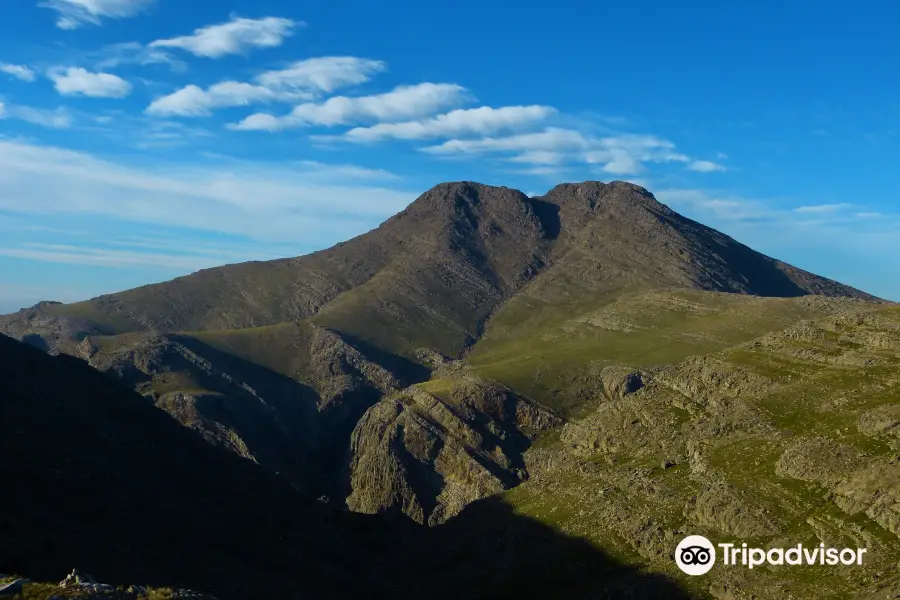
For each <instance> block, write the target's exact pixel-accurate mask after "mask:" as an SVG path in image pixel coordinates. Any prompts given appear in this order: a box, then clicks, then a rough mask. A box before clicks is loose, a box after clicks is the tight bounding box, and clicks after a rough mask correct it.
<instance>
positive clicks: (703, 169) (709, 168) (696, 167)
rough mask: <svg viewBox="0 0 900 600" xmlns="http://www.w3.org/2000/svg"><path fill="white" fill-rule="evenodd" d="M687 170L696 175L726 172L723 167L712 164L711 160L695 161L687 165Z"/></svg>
mask: <svg viewBox="0 0 900 600" xmlns="http://www.w3.org/2000/svg"><path fill="white" fill-rule="evenodd" d="M688 169H690V170H691V171H696V172H698V173H715V172H722V171H726V170H727V169H726V168H725V166H724V165H720V164H719V163H715V162H712V161H711V160H695V161H693V162H691V163H690V164H689V165H688Z"/></svg>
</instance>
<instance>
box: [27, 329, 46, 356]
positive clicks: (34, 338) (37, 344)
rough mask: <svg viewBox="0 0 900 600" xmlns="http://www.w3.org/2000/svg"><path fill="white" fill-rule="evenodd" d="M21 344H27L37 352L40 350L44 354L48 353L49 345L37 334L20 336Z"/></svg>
mask: <svg viewBox="0 0 900 600" xmlns="http://www.w3.org/2000/svg"><path fill="white" fill-rule="evenodd" d="M22 343H23V344H28V345H29V346H31V347H32V348H37V349H38V350H42V351H44V352H49V351H50V344H48V343H47V340H45V339H44V338H43V337H42V336H41V335H40V334H38V333H29V334H26V335H24V336H22Z"/></svg>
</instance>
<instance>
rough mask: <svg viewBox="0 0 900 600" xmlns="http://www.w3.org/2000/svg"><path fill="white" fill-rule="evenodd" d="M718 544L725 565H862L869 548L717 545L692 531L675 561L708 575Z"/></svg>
mask: <svg viewBox="0 0 900 600" xmlns="http://www.w3.org/2000/svg"><path fill="white" fill-rule="evenodd" d="M716 548H718V549H719V554H720V556H721V557H722V565H724V566H728V567H733V566H737V565H740V566H743V567H747V568H748V569H753V568H755V567H759V566H762V565H773V566H785V565H787V566H798V565H822V566H830V567H833V566H837V565H839V564H841V565H862V564H863V555H864V554H865V553H866V552H867V549H866V548H841V549H838V548H826V547H825V544H819V545H818V546H812V547H806V546H804V545H803V544H797V545H796V546H793V547H791V548H787V549H785V548H769V549H767V550H766V549H763V548H750V547H748V546H747V544H746V543H744V544H716V545H714V544H713V543H712V542H710V541H709V540H708V539H706V538H705V537H703V536H702V535H689V536H687V537H686V538H684V539H683V540H681V542H680V543H679V544H678V546H677V547H676V548H675V564H677V565H678V568H679V569H681V570H682V571H684V572H685V573H687V574H688V575H705V574H706V573H709V570H710V569H712V568H713V565H715V564H716Z"/></svg>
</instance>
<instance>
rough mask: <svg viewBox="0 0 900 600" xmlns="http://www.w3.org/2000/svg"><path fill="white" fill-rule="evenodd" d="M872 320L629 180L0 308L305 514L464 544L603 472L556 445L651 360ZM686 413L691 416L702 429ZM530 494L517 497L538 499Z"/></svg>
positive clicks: (453, 202)
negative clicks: (418, 529)
mask: <svg viewBox="0 0 900 600" xmlns="http://www.w3.org/2000/svg"><path fill="white" fill-rule="evenodd" d="M884 306H885V304H884V303H882V302H880V301H878V300H877V299H875V298H873V297H872V296H870V295H868V294H865V293H864V292H861V291H859V290H855V289H853V288H851V287H848V286H845V285H842V284H840V283H838V282H834V281H831V280H828V279H825V278H822V277H819V276H816V275H814V274H811V273H808V272H806V271H803V270H800V269H798V268H796V267H793V266H791V265H787V264H785V263H783V262H780V261H778V260H775V259H773V258H770V257H767V256H764V255H762V254H760V253H758V252H755V251H754V250H752V249H750V248H748V247H746V246H744V245H742V244H740V243H738V242H737V241H735V240H733V239H731V238H729V237H728V236H725V235H724V234H722V233H719V232H717V231H715V230H713V229H710V228H708V227H705V226H704V225H701V224H699V223H696V222H694V221H692V220H690V219H687V218H685V217H683V216H681V215H679V214H677V213H676V212H674V211H672V210H671V209H669V208H668V207H666V206H664V205H662V204H660V203H659V202H657V201H656V200H655V199H654V197H653V196H652V194H650V193H649V192H648V191H646V190H644V189H643V188H640V187H638V186H635V185H632V184H628V183H624V182H613V183H609V184H603V183H599V182H584V183H580V184H562V185H559V186H557V187H555V188H553V189H552V190H551V191H550V192H548V193H547V194H546V195H544V196H541V197H535V198H530V197H527V196H525V195H524V194H522V193H521V192H518V191H516V190H511V189H508V188H500V187H490V186H484V185H480V184H476V183H470V182H459V183H447V184H441V185H438V186H436V187H435V188H433V189H431V190H429V191H428V192H426V193H425V194H423V195H422V196H420V197H419V198H418V199H417V200H416V201H415V202H413V203H412V204H411V205H410V206H409V207H408V208H407V209H406V210H404V211H402V212H401V213H399V214H398V215H396V216H394V217H392V218H390V219H388V220H387V221H386V222H385V223H383V224H382V225H381V226H380V227H378V228H377V229H375V230H373V231H371V232H369V233H367V234H365V235H362V236H359V237H357V238H354V239H352V240H350V241H348V242H345V243H342V244H338V245H337V246H335V247H333V248H330V249H328V250H324V251H321V252H316V253H313V254H310V255H308V256H303V257H299V258H292V259H284V260H278V261H270V262H264V263H244V264H239V265H229V266H224V267H220V268H216V269H209V270H206V271H201V272H199V273H195V274H193V275H189V276H186V277H181V278H178V279H175V280H173V281H170V282H166V283H161V284H155V285H150V286H145V287H142V288H137V289H134V290H129V291H126V292H121V293H118V294H112V295H108V296H101V297H99V298H95V299H93V300H89V301H86V302H81V303H77V304H71V305H65V304H58V303H41V304H39V305H37V306H35V307H32V308H30V309H23V310H22V311H19V312H18V313H16V314H14V315H9V316H6V317H2V318H0V332H3V333H6V334H7V335H9V336H12V337H14V338H16V339H19V340H22V341H23V342H25V343H27V344H29V345H31V346H35V347H37V348H40V349H42V350H45V351H47V352H49V353H51V354H62V355H71V356H73V357H77V358H79V359H80V360H83V361H85V362H86V363H88V364H89V365H91V366H92V367H94V368H95V369H96V370H98V371H101V372H103V373H105V374H107V375H108V376H111V377H112V378H114V379H116V380H118V381H119V382H121V383H124V384H125V385H126V386H127V387H129V388H131V389H133V390H134V391H135V392H137V393H138V394H140V397H141V398H142V399H143V401H144V402H145V406H149V407H150V408H154V407H155V409H162V410H158V411H157V412H158V413H159V414H160V415H163V416H166V415H165V413H168V415H169V416H170V417H174V420H171V423H176V424H177V423H180V424H181V426H183V427H184V428H186V429H187V430H191V431H188V433H191V434H192V435H194V436H195V438H192V439H202V440H205V441H206V442H207V443H208V444H209V445H211V446H214V447H217V448H219V449H225V450H228V451H229V452H230V453H231V455H237V456H238V457H241V458H243V459H246V460H247V461H249V462H250V463H253V462H255V463H257V465H259V466H260V467H262V468H263V470H265V471H267V472H268V473H269V474H270V475H274V476H275V477H276V479H277V480H278V481H280V482H282V484H284V485H285V486H287V487H288V488H289V489H290V490H291V492H292V493H293V494H295V495H296V497H297V498H301V499H303V501H304V502H312V501H314V500H315V499H320V500H321V502H315V503H314V504H313V505H314V506H322V505H324V506H326V507H329V508H335V507H337V508H345V507H346V508H349V509H351V510H352V511H354V512H359V513H369V514H373V515H374V514H380V515H384V516H388V515H402V516H404V517H408V518H409V519H410V520H412V521H415V522H418V523H421V524H427V525H430V526H435V529H436V530H441V529H444V530H445V532H446V531H449V530H447V529H445V528H448V527H451V525H453V527H452V528H451V529H450V530H452V531H458V532H459V533H458V534H454V535H459V536H461V537H466V536H468V535H471V533H470V532H468V531H466V530H462V529H460V528H462V527H463V525H460V523H478V527H477V528H476V529H477V530H478V531H481V530H482V528H483V527H485V525H484V522H487V521H489V519H482V518H481V517H479V516H478V515H481V514H487V513H482V512H481V511H482V510H487V509H482V508H478V507H483V506H487V505H488V504H486V503H490V502H491V501H492V499H493V498H498V497H501V498H509V501H508V502H506V504H504V506H512V507H514V508H513V510H514V511H518V510H520V503H519V498H520V497H521V496H519V494H526V493H529V494H530V492H526V491H525V490H531V489H535V486H534V485H532V484H533V482H532V480H533V479H534V478H535V477H536V476H542V475H541V474H543V473H550V472H551V471H552V469H549V467H550V466H552V465H553V464H554V463H555V462H556V461H563V462H566V461H567V464H571V465H575V464H578V465H582V466H580V467H579V468H586V467H584V466H583V463H585V461H587V462H590V461H591V460H600V459H602V460H606V458H605V457H603V456H602V454H601V455H597V456H596V457H594V458H590V459H588V458H585V456H587V455H586V454H584V453H582V454H578V453H575V454H572V453H571V452H569V450H570V449H571V448H561V447H558V444H557V442H554V440H558V439H564V440H566V444H570V445H574V446H576V447H581V446H584V445H585V443H582V442H580V441H578V440H576V439H575V438H573V437H571V436H572V435H573V434H571V433H570V432H573V431H578V430H577V429H573V427H575V426H576V425H577V424H579V423H590V422H591V421H590V418H591V415H594V414H597V412H598V411H599V407H602V406H605V405H606V404H608V403H611V404H618V403H619V401H621V400H622V399H624V398H626V397H628V398H631V397H632V396H634V397H641V398H643V397H644V395H646V394H650V393H651V392H650V391H648V390H656V389H659V387H660V386H661V385H662V384H661V383H660V382H661V381H663V379H661V377H662V378H664V377H665V375H660V374H661V373H665V372H666V371H665V369H666V368H671V367H673V366H674V365H681V364H690V361H691V360H692V357H696V356H714V355H716V354H717V353H722V352H728V351H730V350H731V349H733V348H737V347H741V345H743V344H750V343H754V340H760V339H766V336H769V335H777V334H780V333H781V332H783V331H785V330H786V329H788V328H790V327H791V326H793V325H795V324H796V323H798V322H801V321H804V320H808V321H811V322H815V321H818V320H821V319H825V318H832V317H835V316H836V315H850V314H854V315H855V314H864V313H866V312H867V311H872V310H878V309H881V308H883V307H884ZM686 361H687V362H686ZM722 376H723V377H725V376H726V375H724V374H723V375H722ZM755 389H756V388H754V390H755ZM760 389H762V388H760ZM694 393H695V392H694V391H693V390H689V391H688V392H686V394H687V395H688V396H691V395H692V394H694ZM155 409H154V410H155ZM647 410H649V409H647ZM684 410H687V409H684ZM703 410H707V409H706V408H705V405H704V407H703V408H702V410H701V409H697V410H695V411H693V412H691V411H690V410H688V413H689V415H690V419H694V418H696V419H699V420H700V421H701V424H702V423H704V421H703V420H704V419H707V418H710V415H709V414H707V413H704V412H702V411H703ZM885 410H887V409H885ZM163 411H165V412H163ZM698 411H699V412H698ZM648 414H653V413H652V411H650V412H649V413H648ZM879 414H880V413H879ZM891 414H892V413H891ZM745 416H746V415H745ZM167 418H168V417H167ZM619 418H620V416H619V415H615V419H619ZM621 418H625V417H621ZM636 418H637V417H636ZM687 418H688V417H687V415H685V414H682V413H680V412H677V411H676V412H675V413H673V415H669V416H667V417H666V420H664V421H662V423H665V424H666V425H665V426H666V427H675V426H680V425H679V424H683V423H685V422H688V421H690V419H688V421H686V420H685V419H687ZM748 418H749V417H748ZM873 418H874V417H873ZM879 418H881V417H879ZM884 418H888V417H884ZM876 420H877V419H876ZM878 422H879V423H881V421H878ZM171 423H170V424H171ZM697 426H698V427H700V425H699V424H698V425H697ZM703 426H705V425H703ZM593 427H594V428H595V429H596V427H597V426H596V425H593ZM729 427H734V426H733V425H729V424H727V423H725V424H722V425H721V428H720V430H719V431H720V432H727V431H730V429H729ZM567 432H569V433H567ZM661 439H665V438H664V437H663V438H661ZM686 439H687V438H686ZM691 439H693V438H691ZM570 440H571V441H570ZM606 443H611V442H608V441H606V440H605V439H599V438H598V439H596V440H592V441H590V442H586V444H587V447H589V448H594V446H596V449H602V448H604V447H605V446H604V444H606ZM684 443H685V444H686V443H687V442H684ZM691 443H694V442H691ZM546 452H549V453H550V454H549V455H547V454H546ZM684 452H686V450H685V451H684ZM592 456H593V455H592ZM534 457H538V459H537V460H535V458H534ZM656 459H659V460H662V461H665V460H668V458H666V457H662V458H659V457H656V458H654V460H656ZM548 464H549V466H548ZM585 464H586V463H585ZM634 468H645V466H644V465H641V466H640V467H634ZM552 472H554V473H555V471H552ZM561 473H562V474H561V475H559V478H560V480H562V479H565V478H566V477H570V476H571V473H569V472H568V471H561ZM615 476H616V477H618V476H619V475H615ZM629 476H630V475H629ZM628 481H629V482H630V481H631V480H630V479H629V480H628ZM635 481H637V480H635ZM640 481H642V482H644V483H647V482H646V481H644V480H643V479H642V480H640ZM644 483H641V485H644ZM647 485H650V484H649V483H647ZM651 487H652V486H651ZM638 489H639V490H644V488H638ZM647 489H648V490H649V488H647ZM645 491H646V490H645ZM635 493H636V492H635ZM641 493H643V492H641ZM647 493H649V492H647ZM536 494H537V496H538V497H539V498H538V499H537V500H534V502H535V505H540V506H543V504H542V503H543V502H544V499H545V498H547V499H548V500H547V501H548V502H555V501H556V500H554V498H555V496H553V495H552V494H549V493H547V492H545V491H544V490H543V488H538V492H536ZM528 498H532V496H528ZM529 502H531V500H529ZM670 509H671V510H676V512H679V511H681V512H683V511H682V507H677V506H675V505H672V506H669V505H666V510H670ZM304 510H305V509H304ZM504 510H505V509H504ZM527 510H530V508H528V507H526V511H527ZM578 510H587V509H586V508H579V509H578ZM488 512H490V511H488ZM501 512H502V511H501ZM681 512H679V514H681ZM688 512H690V511H688ZM514 514H518V513H514ZM473 515H474V516H473ZM535 515H536V516H535ZM532 516H535V518H537V519H538V521H540V522H542V523H543V522H545V521H546V515H545V514H544V513H543V512H542V511H540V510H539V511H537V512H536V513H534V515H532ZM560 516H561V517H562V515H560ZM607 516H608V517H610V518H613V517H615V518H619V517H618V516H615V515H613V516H610V515H607ZM620 520H621V519H620ZM622 522H625V521H622ZM628 522H629V523H631V522H630V521H628ZM553 523H555V521H553V520H551V521H550V524H551V525H552V524H553ZM454 524H455V525H454ZM631 524H632V525H633V526H634V527H638V526H639V524H637V523H631ZM437 526H440V527H437ZM598 526H599V525H598ZM659 526H660V525H659V524H658V523H657V524H655V525H653V526H652V527H651V528H653V527H656V528H657V530H658V531H659V533H660V535H674V534H673V533H672V531H674V530H673V529H671V528H669V529H666V530H665V531H668V533H665V532H664V531H663V529H658V528H659ZM466 527H468V526H466ZM648 527H650V525H648ZM422 535H425V536H426V537H425V539H426V540H427V542H423V543H433V539H432V538H429V537H428V535H430V534H422ZM619 535H620V537H623V536H624V537H623V539H624V538H627V536H625V534H624V533H621V532H620V534H619ZM542 536H543V534H541V536H538V537H539V538H542ZM628 539H630V538H628ZM665 539H668V538H665ZM403 540H404V543H406V542H407V541H408V540H407V539H406V538H405V537H404V538H403ZM634 544H636V545H637V546H640V545H641V544H644V542H643V541H640V540H636V541H634ZM633 549H634V548H631V549H628V548H622V547H620V546H617V547H616V548H615V551H616V552H617V553H622V552H624V553H625V554H628V555H631V554H629V553H631V552H632V550H633ZM388 555H390V554H388ZM529 557H530V555H529V556H527V557H524V558H523V560H530V559H531V558H529ZM404 560H406V559H404ZM638 560H641V561H645V560H649V558H648V556H645V555H642V554H640V553H639V557H638ZM517 564H518V563H517ZM423 568H425V567H423ZM432 568H434V569H437V565H430V566H429V567H428V569H432ZM87 570H88V571H91V570H90V569H87ZM383 570H386V571H391V567H390V565H384V566H383ZM93 574H95V575H97V576H98V577H101V578H102V575H103V573H102V572H96V573H93ZM670 575H673V574H672V573H667V576H670ZM391 585H393V584H391ZM588 587H590V586H588ZM458 591H459V590H458ZM485 597H490V596H485Z"/></svg>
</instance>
